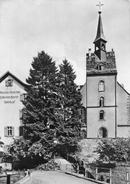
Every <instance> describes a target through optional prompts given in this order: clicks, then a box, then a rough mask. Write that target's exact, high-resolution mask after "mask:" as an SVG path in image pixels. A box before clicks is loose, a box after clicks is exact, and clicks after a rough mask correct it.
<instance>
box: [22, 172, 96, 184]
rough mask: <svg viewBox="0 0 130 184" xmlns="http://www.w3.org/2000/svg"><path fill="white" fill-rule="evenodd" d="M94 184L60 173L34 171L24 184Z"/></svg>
mask: <svg viewBox="0 0 130 184" xmlns="http://www.w3.org/2000/svg"><path fill="white" fill-rule="evenodd" d="M73 183H74V184H94V183H93V182H91V181H87V180H84V179H81V178H77V177H75V176H71V175H68V174H65V173H63V172H60V171H34V172H33V173H32V176H31V178H30V180H29V181H27V182H25V183H24V184H73Z"/></svg>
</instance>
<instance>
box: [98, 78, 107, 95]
mask: <svg viewBox="0 0 130 184" xmlns="http://www.w3.org/2000/svg"><path fill="white" fill-rule="evenodd" d="M98 90H99V92H101V91H105V83H104V81H103V80H101V81H100V82H99V83H98Z"/></svg>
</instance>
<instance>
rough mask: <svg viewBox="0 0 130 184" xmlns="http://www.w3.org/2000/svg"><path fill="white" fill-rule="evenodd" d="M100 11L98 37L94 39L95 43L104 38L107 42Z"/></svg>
mask: <svg viewBox="0 0 130 184" xmlns="http://www.w3.org/2000/svg"><path fill="white" fill-rule="evenodd" d="M98 13H99V19H98V27H97V35H96V38H95V40H94V43H95V42H96V41H97V40H99V39H103V40H104V41H105V42H107V41H106V39H105V36H104V32H103V25H102V18H101V10H100V11H99V12H98Z"/></svg>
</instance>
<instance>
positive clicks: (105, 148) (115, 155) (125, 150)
mask: <svg viewBox="0 0 130 184" xmlns="http://www.w3.org/2000/svg"><path fill="white" fill-rule="evenodd" d="M96 152H97V153H98V154H99V161H101V162H120V161H126V162H127V160H129V159H130V139H124V138H117V139H102V140H100V141H99V144H98V146H97V149H96Z"/></svg>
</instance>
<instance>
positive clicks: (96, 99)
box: [80, 10, 130, 138]
mask: <svg viewBox="0 0 130 184" xmlns="http://www.w3.org/2000/svg"><path fill="white" fill-rule="evenodd" d="M101 13H102V12H101V10H99V12H98V14H99V18H98V26H97V34H96V38H95V40H94V42H93V44H94V52H91V49H89V50H88V53H87V54H86V83H85V84H84V85H83V86H82V87H81V89H80V92H81V94H82V104H83V109H82V123H83V130H84V131H86V137H87V138H118V137H124V138H127V137H129V136H130V94H129V93H128V92H127V91H126V90H125V89H124V87H123V85H121V84H120V83H119V82H117V68H116V64H118V62H117V63H116V56H115V52H114V50H113V49H112V50H111V51H107V40H106V38H105V36H104V31H103V23H102V16H101Z"/></svg>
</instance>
